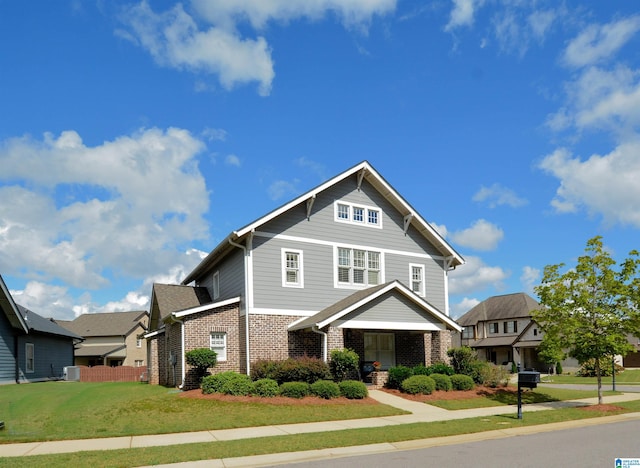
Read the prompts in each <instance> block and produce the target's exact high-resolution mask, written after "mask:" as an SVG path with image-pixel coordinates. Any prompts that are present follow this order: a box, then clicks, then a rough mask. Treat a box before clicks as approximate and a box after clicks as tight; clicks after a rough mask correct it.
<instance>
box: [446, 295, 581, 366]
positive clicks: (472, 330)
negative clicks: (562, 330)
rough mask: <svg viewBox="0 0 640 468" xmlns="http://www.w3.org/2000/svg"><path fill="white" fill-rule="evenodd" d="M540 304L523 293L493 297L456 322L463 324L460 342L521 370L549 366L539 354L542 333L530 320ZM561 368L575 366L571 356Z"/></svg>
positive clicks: (481, 355) (494, 360)
mask: <svg viewBox="0 0 640 468" xmlns="http://www.w3.org/2000/svg"><path fill="white" fill-rule="evenodd" d="M539 308H540V304H539V303H538V302H537V301H536V300H535V299H533V298H532V297H531V296H529V295H527V294H525V293H522V292H521V293H514V294H505V295H502V296H493V297H490V298H488V299H486V300H484V301H482V302H481V303H480V304H478V305H476V306H475V307H474V308H472V309H471V310H470V311H469V312H467V313H466V314H464V315H463V316H462V317H460V318H459V319H458V320H457V322H458V324H459V325H461V326H462V327H463V330H462V336H461V340H460V343H461V344H462V345H463V346H469V347H471V348H473V349H475V350H476V351H477V353H478V357H479V358H480V359H482V360H485V361H489V362H492V363H494V364H501V365H511V363H515V364H516V365H518V364H519V365H520V367H521V368H522V369H527V368H533V369H536V370H540V371H542V370H544V371H546V370H547V369H548V365H546V364H545V363H544V362H542V361H541V359H540V358H539V357H538V346H540V342H541V341H542V332H541V330H540V329H539V327H538V325H537V324H536V322H534V321H533V320H532V319H531V312H532V311H534V310H538V309H539ZM562 364H563V367H564V368H565V370H566V369H567V368H576V367H577V362H576V361H575V360H573V359H567V360H565V361H563V363H562Z"/></svg>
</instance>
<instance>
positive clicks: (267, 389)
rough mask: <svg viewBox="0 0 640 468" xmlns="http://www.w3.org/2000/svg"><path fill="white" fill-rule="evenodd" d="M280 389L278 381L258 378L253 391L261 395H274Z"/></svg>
mask: <svg viewBox="0 0 640 468" xmlns="http://www.w3.org/2000/svg"><path fill="white" fill-rule="evenodd" d="M279 391H280V388H279V387H278V382H276V381H275V380H273V379H258V380H256V381H255V382H254V383H253V391H252V392H251V393H252V394H253V395H255V396H259V397H274V396H276V395H277V394H278V392H279Z"/></svg>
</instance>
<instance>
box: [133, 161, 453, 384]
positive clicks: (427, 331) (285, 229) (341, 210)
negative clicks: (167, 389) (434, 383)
mask: <svg viewBox="0 0 640 468" xmlns="http://www.w3.org/2000/svg"><path fill="white" fill-rule="evenodd" d="M238 208H239V209H241V207H238ZM463 263H464V260H463V258H462V257H461V256H460V255H459V254H458V253H457V252H456V251H455V250H454V249H453V248H452V247H451V246H450V245H449V244H448V243H447V242H446V241H445V240H444V239H443V238H442V237H441V236H440V235H439V234H438V233H437V232H436V230H435V229H434V228H433V227H432V226H431V225H430V224H429V223H427V222H426V221H425V220H424V218H422V216H421V215H420V214H419V213H417V212H416V211H415V209H414V208H413V207H412V206H411V205H410V204H409V203H408V202H407V201H405V200H404V198H402V197H401V196H400V194H398V193H397V192H396V191H395V189H394V188H393V187H392V186H391V185H389V184H388V183H387V181H385V180H384V179H383V178H382V177H381V176H380V175H379V174H378V172H376V170H375V169H374V168H373V167H372V166H371V165H370V164H369V163H368V162H362V163H360V164H358V165H356V166H354V167H352V168H351V169H348V170H347V171H345V172H343V173H341V174H339V175H338V176H336V177H334V178H332V179H330V180H329V181H327V182H325V183H323V184H322V185H320V186H318V187H316V188H314V189H313V190H310V191H309V192H307V193H305V194H303V195H301V196H299V197H297V198H296V199H294V200H292V201H290V202H289V203H287V204H285V205H283V206H281V207H279V208H277V209H276V210H274V211H272V212H271V213H269V214H267V215H265V216H263V217H261V218H259V219H258V220H256V221H254V222H252V223H250V224H248V225H246V226H245V227H243V228H241V229H238V230H237V231H233V232H232V233H231V234H229V236H228V237H227V238H226V239H224V240H223V241H222V242H221V243H220V244H219V245H218V246H217V247H216V248H215V249H214V250H213V251H212V252H211V253H210V254H209V255H208V256H207V257H206V258H205V259H204V260H203V261H202V262H201V263H200V264H199V265H198V266H197V267H196V268H195V269H194V270H193V271H192V272H191V273H190V274H189V275H188V276H187V277H186V278H185V280H184V281H183V283H182V285H163V284H155V285H154V286H153V291H152V297H151V307H150V325H149V330H150V332H149V333H148V334H147V335H146V337H147V338H148V343H149V375H150V381H151V382H152V383H160V384H163V385H183V384H185V380H187V383H188V384H192V383H193V382H192V381H191V380H190V379H191V374H190V373H188V372H187V371H188V369H187V366H186V363H185V352H186V351H189V350H191V349H194V348H201V347H207V348H211V349H213V350H215V351H216V352H217V353H218V365H217V366H216V367H215V369H214V372H219V371H223V370H234V371H238V372H243V373H249V372H250V369H251V365H252V363H254V362H256V361H258V360H261V359H277V360H280V359H286V358H288V357H299V356H305V355H306V356H315V357H318V358H322V359H324V360H327V359H328V357H329V356H330V352H331V350H333V349H342V348H345V347H346V348H351V349H354V350H355V351H356V352H357V353H358V354H359V356H360V357H361V359H362V361H363V362H373V361H379V362H381V363H382V368H383V369H388V368H389V367H391V366H394V365H397V364H404V365H416V364H419V363H423V364H430V363H432V362H434V361H444V360H447V356H446V351H447V349H448V348H449V346H450V340H451V335H450V331H461V328H460V327H459V326H458V324H456V323H455V321H454V320H452V319H451V318H450V317H449V304H448V272H449V271H451V270H452V269H454V268H456V267H457V266H460V265H462V264H463Z"/></svg>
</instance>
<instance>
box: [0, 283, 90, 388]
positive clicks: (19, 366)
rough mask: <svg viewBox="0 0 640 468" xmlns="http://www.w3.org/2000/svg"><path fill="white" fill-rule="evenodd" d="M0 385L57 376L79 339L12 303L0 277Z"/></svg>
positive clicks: (61, 372)
mask: <svg viewBox="0 0 640 468" xmlns="http://www.w3.org/2000/svg"><path fill="white" fill-rule="evenodd" d="M0 307H1V308H2V310H1V312H0V384H3V383H4V384H6V383H25V382H39V381H43V380H52V379H60V378H62V375H63V369H64V368H65V367H66V366H72V365H73V347H74V344H75V343H77V342H79V341H81V340H82V338H81V337H80V336H78V335H76V334H75V333H72V332H70V331H68V330H66V329H64V328H62V327H61V326H59V325H58V324H56V323H55V322H54V321H53V320H50V319H45V318H43V317H41V316H40V315H38V314H36V313H34V312H32V311H30V310H29V309H25V308H24V307H22V306H20V305H18V304H16V303H15V302H14V300H13V298H12V297H11V294H10V293H9V290H8V289H7V287H6V285H5V283H4V280H3V279H2V277H1V276H0Z"/></svg>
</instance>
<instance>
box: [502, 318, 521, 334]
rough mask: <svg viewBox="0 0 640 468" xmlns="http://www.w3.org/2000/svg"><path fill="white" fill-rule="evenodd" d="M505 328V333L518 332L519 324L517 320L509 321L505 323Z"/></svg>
mask: <svg viewBox="0 0 640 468" xmlns="http://www.w3.org/2000/svg"><path fill="white" fill-rule="evenodd" d="M503 327H504V332H505V333H517V332H518V322H517V321H516V320H509V321H508V322H504V324H503Z"/></svg>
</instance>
